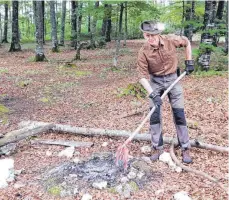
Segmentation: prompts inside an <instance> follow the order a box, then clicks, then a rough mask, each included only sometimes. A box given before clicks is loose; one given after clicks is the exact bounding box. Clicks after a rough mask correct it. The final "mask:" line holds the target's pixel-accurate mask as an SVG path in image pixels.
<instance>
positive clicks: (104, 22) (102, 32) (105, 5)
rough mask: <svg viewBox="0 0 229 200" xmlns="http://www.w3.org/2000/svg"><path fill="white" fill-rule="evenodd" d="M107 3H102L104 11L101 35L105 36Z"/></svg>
mask: <svg viewBox="0 0 229 200" xmlns="http://www.w3.org/2000/svg"><path fill="white" fill-rule="evenodd" d="M107 8H108V4H104V13H103V23H102V29H101V36H105V34H106V29H107V17H108V16H107V12H108V9H107Z"/></svg>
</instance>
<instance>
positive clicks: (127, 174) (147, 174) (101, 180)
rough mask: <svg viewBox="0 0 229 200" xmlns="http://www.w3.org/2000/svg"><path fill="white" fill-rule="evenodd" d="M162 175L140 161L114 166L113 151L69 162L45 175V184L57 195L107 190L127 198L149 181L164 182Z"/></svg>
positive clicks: (49, 190)
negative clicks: (95, 189)
mask: <svg viewBox="0 0 229 200" xmlns="http://www.w3.org/2000/svg"><path fill="white" fill-rule="evenodd" d="M161 178H162V175H161V173H158V172H154V171H153V170H152V168H151V167H150V166H149V164H147V162H145V161H144V160H143V159H141V158H138V159H137V158H133V159H130V160H129V164H128V168H127V170H125V171H124V168H123V167H122V166H116V165H115V156H114V154H112V153H110V152H105V153H95V154H93V155H92V156H91V157H90V158H89V159H87V160H82V161H80V162H78V163H74V162H68V163H64V164H61V165H60V166H57V167H55V168H54V169H51V170H50V171H48V172H47V173H45V174H44V178H43V184H44V186H45V187H46V189H47V191H48V192H49V193H51V194H54V195H59V196H61V197H64V196H74V195H77V194H78V193H79V192H85V191H87V190H89V189H90V188H92V187H93V188H97V189H100V190H101V189H106V190H108V191H110V192H113V193H119V194H120V195H123V196H125V197H127V196H128V195H130V193H131V192H134V191H136V190H139V189H141V188H143V186H144V185H145V184H146V183H147V182H149V181H159V180H161Z"/></svg>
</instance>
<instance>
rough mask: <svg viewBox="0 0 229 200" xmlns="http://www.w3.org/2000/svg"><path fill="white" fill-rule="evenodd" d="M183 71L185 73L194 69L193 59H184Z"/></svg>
mask: <svg viewBox="0 0 229 200" xmlns="http://www.w3.org/2000/svg"><path fill="white" fill-rule="evenodd" d="M185 71H186V74H187V75H189V74H191V73H192V72H193V71H194V60H185Z"/></svg>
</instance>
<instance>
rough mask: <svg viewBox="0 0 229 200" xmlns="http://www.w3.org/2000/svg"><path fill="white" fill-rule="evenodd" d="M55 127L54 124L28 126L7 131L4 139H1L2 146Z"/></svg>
mask: <svg viewBox="0 0 229 200" xmlns="http://www.w3.org/2000/svg"><path fill="white" fill-rule="evenodd" d="M52 127H53V125H52V124H45V125H38V126H28V127H24V128H22V129H19V130H15V131H12V132H9V133H7V134H6V135H5V136H4V137H3V138H2V139H0V147H1V146H4V145H7V144H9V143H12V142H17V141H20V140H23V139H25V138H27V137H30V136H34V135H37V134H39V133H43V132H46V131H48V130H50V129H51V128H52Z"/></svg>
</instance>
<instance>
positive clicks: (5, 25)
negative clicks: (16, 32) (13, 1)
mask: <svg viewBox="0 0 229 200" xmlns="http://www.w3.org/2000/svg"><path fill="white" fill-rule="evenodd" d="M4 7H5V18H4V30H3V39H2V43H8V40H7V35H8V34H7V33H8V32H7V30H8V3H5V4H4Z"/></svg>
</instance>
